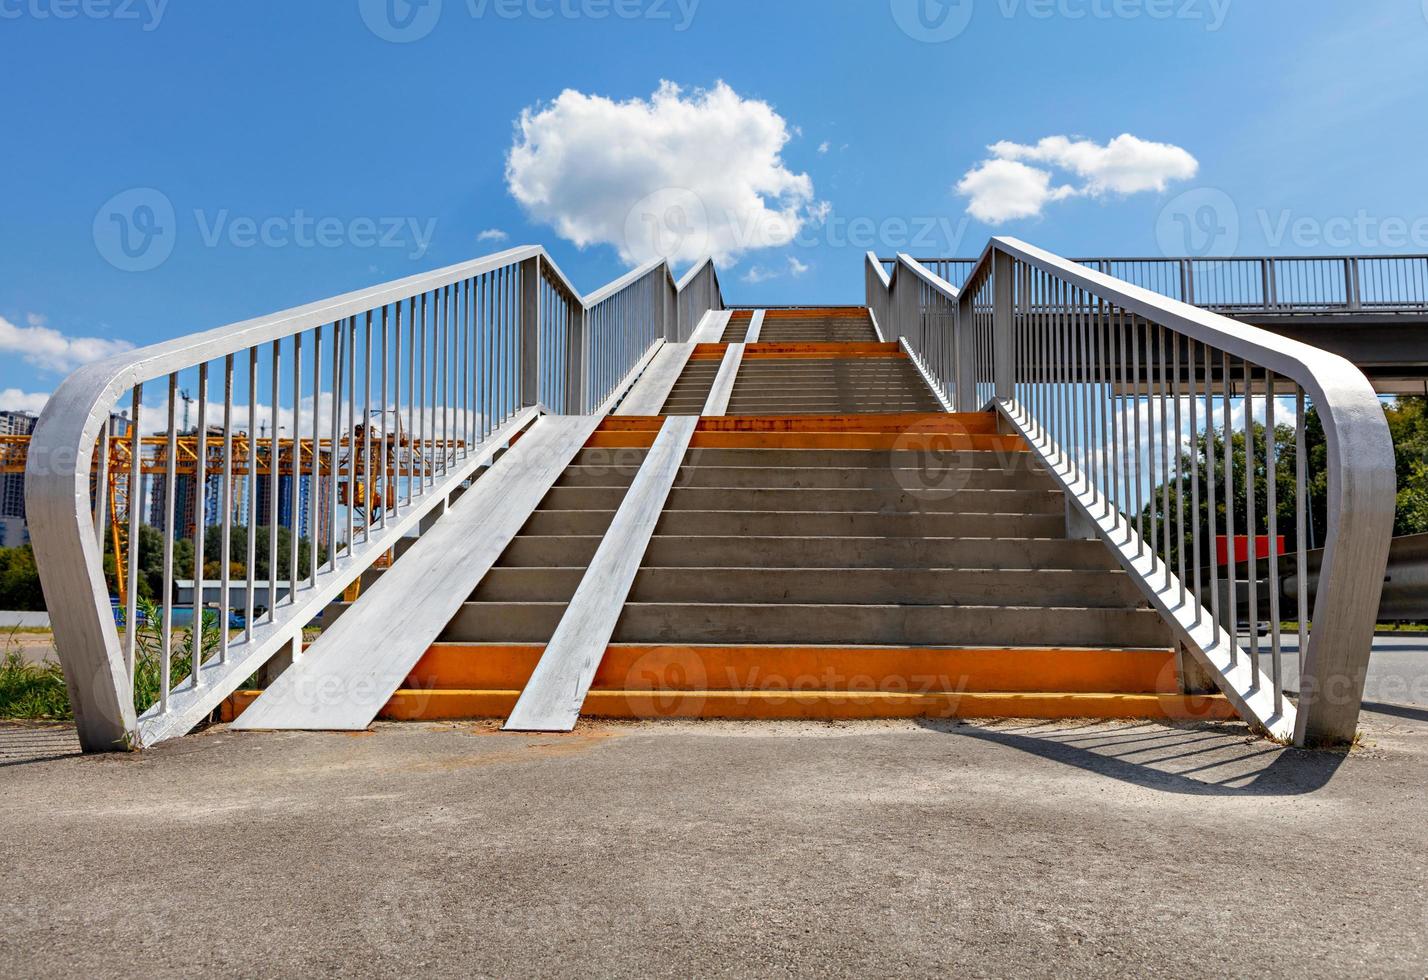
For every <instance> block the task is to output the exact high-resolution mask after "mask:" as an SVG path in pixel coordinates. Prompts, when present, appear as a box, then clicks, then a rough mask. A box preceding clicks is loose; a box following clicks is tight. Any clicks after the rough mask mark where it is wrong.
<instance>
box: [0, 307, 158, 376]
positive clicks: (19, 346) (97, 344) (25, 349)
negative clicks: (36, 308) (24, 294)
mask: <svg viewBox="0 0 1428 980" xmlns="http://www.w3.org/2000/svg"><path fill="white" fill-rule="evenodd" d="M27 323H28V324H29V325H28V326H24V327H17V326H15V325H14V324H13V323H11V322H10V321H9V320H7V319H5V318H4V317H0V352H4V353H10V354H16V355H18V356H20V357H21V358H23V359H24V360H25V361H26V363H28V364H31V365H33V366H35V367H37V368H41V369H42V370H45V371H53V372H55V373H56V374H68V373H69V372H71V371H73V370H74V369H75V368H77V367H79V366H80V365H83V364H89V363H92V362H93V361H101V360H103V359H104V358H106V357H112V356H113V355H115V354H120V353H123V352H124V351H126V350H130V349H132V348H133V346H134V345H133V344H131V343H129V342H128V341H124V340H104V339H102V338H99V337H68V336H66V335H65V334H62V333H60V332H59V331H58V330H55V329H53V328H52V327H47V326H45V322H44V320H43V319H42V318H40V317H36V316H31V317H29V319H28V320H27Z"/></svg>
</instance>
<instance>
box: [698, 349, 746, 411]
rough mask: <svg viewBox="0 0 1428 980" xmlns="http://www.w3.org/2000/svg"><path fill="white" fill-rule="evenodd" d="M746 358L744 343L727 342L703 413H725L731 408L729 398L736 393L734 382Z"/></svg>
mask: <svg viewBox="0 0 1428 980" xmlns="http://www.w3.org/2000/svg"><path fill="white" fill-rule="evenodd" d="M743 360H744V345H743V344H726V345H725V347H724V359H723V360H722V361H720V362H719V373H718V374H716V375H715V376H714V386H713V387H712V388H710V389H709V397H708V398H707V399H705V401H704V411H703V412H702V413H701V414H703V415H723V414H725V413H726V412H728V410H729V399H730V398H731V397H732V396H733V394H734V382H735V381H736V380H738V377H739V365H740V364H742V363H743Z"/></svg>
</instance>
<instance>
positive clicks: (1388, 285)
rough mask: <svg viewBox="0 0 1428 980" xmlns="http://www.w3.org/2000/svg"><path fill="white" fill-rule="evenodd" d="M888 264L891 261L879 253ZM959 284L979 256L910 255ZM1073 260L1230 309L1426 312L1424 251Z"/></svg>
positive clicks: (1210, 306) (1207, 306)
mask: <svg viewBox="0 0 1428 980" xmlns="http://www.w3.org/2000/svg"><path fill="white" fill-rule="evenodd" d="M878 261H879V262H881V263H884V264H886V265H893V264H895V263H896V261H897V260H896V259H895V258H880V259H879V260H878ZM916 261H917V262H919V263H920V264H922V265H923V266H925V267H927V268H929V269H930V270H932V271H934V272H935V273H936V274H937V275H939V276H941V277H942V278H944V279H946V280H948V281H949V282H951V283H952V284H953V285H955V286H957V287H958V288H961V286H962V284H963V283H964V282H966V281H967V277H968V276H969V275H970V274H971V272H972V269H973V268H974V267H975V266H976V264H977V260H976V259H972V258H948V257H935V258H919V259H917V260H916ZM1068 261H1071V262H1074V263H1076V264H1078V265H1083V266H1086V267H1087V268H1090V269H1094V270H1096V271H1098V272H1103V273H1106V274H1108V275H1113V276H1115V277H1116V278H1118V279H1122V280H1125V281H1128V282H1132V283H1134V284H1135V285H1138V286H1141V287H1143V288H1146V289H1149V290H1151V291H1153V292H1157V293H1160V294H1161V295H1163V296H1168V297H1170V298H1171V299H1178V300H1181V301H1182V302H1187V303H1190V304H1192V305H1195V306H1199V307H1202V308H1204V309H1211V310H1218V311H1223V312H1229V313H1235V314H1248V313H1263V314H1278V315H1287V314H1289V315H1315V314H1329V313H1346V312H1347V313H1428V255H1277V256H1243V255H1223V256H1196V257H1193V258H1190V257H1186V258H1166V257H1164V256H1119V257H1111V256H1098V257H1094V258H1081V259H1070V260H1068Z"/></svg>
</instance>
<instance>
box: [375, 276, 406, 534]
mask: <svg viewBox="0 0 1428 980" xmlns="http://www.w3.org/2000/svg"><path fill="white" fill-rule="evenodd" d="M398 309H400V306H399V307H398ZM390 327H391V307H390V306H388V305H387V304H385V303H384V304H382V366H381V369H380V371H379V373H378V382H377V383H378V385H380V387H381V391H382V395H381V398H380V399H379V401H378V404H379V406H380V407H379V411H380V412H381V413H382V416H381V418H382V428H381V430H380V431H379V432H378V433H377V436H378V438H379V439H380V440H381V441H380V442H378V443H377V479H376V480H375V481H374V482H373V486H374V487H375V488H376V489H377V490H378V491H379V493H380V496H379V498H378V500H379V502H380V504H381V507H382V530H383V531H385V530H386V529H387V518H388V517H389V516H391V513H392V511H393V510H394V509H395V507H396V503H397V492H396V483H395V480H396V478H395V477H394V476H393V475H392V471H393V470H394V469H395V467H394V466H393V465H392V459H391V455H390V454H391V453H396V454H397V455H398V457H400V455H401V447H400V446H398V445H395V444H394V443H393V441H392V425H391V422H390V421H389V412H390V408H391V402H390V401H389V400H388V397H387V396H388V393H389V392H390V390H391V381H390V380H389V378H388V376H387V375H388V372H387V366H388V365H389V364H390V363H391V356H392V355H391V348H390V343H391V341H390V338H389V336H388V331H389V329H390ZM368 424H370V420H369V421H368Z"/></svg>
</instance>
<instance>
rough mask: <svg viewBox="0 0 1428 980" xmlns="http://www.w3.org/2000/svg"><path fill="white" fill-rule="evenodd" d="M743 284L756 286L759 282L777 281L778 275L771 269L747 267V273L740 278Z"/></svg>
mask: <svg viewBox="0 0 1428 980" xmlns="http://www.w3.org/2000/svg"><path fill="white" fill-rule="evenodd" d="M740 278H742V279H743V280H744V282H747V283H753V284H755V285H757V284H758V283H761V282H768V281H769V280H770V279H777V278H778V273H777V272H775V271H774V270H772V269H766V268H764V267H763V266H761V265H753V266H749V271H748V272H746V273H744V274H743V276H741V277H740Z"/></svg>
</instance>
